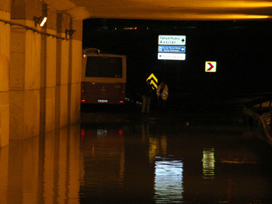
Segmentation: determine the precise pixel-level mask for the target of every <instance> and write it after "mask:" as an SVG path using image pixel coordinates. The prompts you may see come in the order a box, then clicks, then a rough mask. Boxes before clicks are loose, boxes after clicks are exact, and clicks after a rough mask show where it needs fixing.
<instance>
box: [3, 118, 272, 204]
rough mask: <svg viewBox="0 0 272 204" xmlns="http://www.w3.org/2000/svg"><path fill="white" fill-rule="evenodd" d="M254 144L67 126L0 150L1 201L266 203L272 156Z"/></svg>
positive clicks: (237, 138) (200, 135)
mask: <svg viewBox="0 0 272 204" xmlns="http://www.w3.org/2000/svg"><path fill="white" fill-rule="evenodd" d="M162 130H163V131H162ZM218 132H220V136H218ZM256 141H257V140H252V138H245V137H244V134H243V132H242V131H241V129H237V128H235V129H229V128H224V129H223V128H220V127H219V126H218V127H216V128H215V127H207V128H206V127H203V126H202V127H201V126H199V127H197V126H194V124H190V126H185V125H183V126H179V124H176V125H175V124H174V126H171V127H168V126H167V127H166V126H164V127H162V126H160V125H158V124H156V123H152V124H150V123H143V124H142V123H135V124H127V125H124V126H123V125H120V126H119V125H116V126H107V125H92V126H91V125H90V126H88V127H84V128H82V127H81V128H80V127H79V126H72V127H70V128H65V129H61V130H60V131H56V132H51V133H48V134H46V135H41V136H39V137H35V138H32V139H29V140H24V141H11V142H10V146H9V147H5V148H2V149H0V165H1V168H0V179H1V182H0V203H1V204H2V203H3V204H32V203H33V204H36V203H39V204H51V203H73V204H85V203H88V204H89V203H107V204H111V203H137V204H138V203H141V204H145V203H148V204H153V203H182V202H184V203H190V202H192V203H202V202H204V201H205V202H206V203H217V202H221V203H230V202H232V201H233V202H234V203H235V202H236V203H245V202H251V203H254V202H255V203H256V202H257V201H271V199H272V196H271V190H272V186H271V181H272V176H271V169H272V164H271V161H270V160H271V156H272V150H271V147H269V146H266V145H265V143H262V142H260V141H259V142H256ZM215 161H216V166H215ZM215 167H216V168H215ZM267 203H269V202H267Z"/></svg>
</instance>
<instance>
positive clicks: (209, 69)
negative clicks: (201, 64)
mask: <svg viewBox="0 0 272 204" xmlns="http://www.w3.org/2000/svg"><path fill="white" fill-rule="evenodd" d="M208 65H210V67H209V68H208V69H207V70H208V71H211V70H212V69H213V68H214V66H213V64H212V63H210V62H209V63H208Z"/></svg>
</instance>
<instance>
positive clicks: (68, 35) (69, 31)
mask: <svg viewBox="0 0 272 204" xmlns="http://www.w3.org/2000/svg"><path fill="white" fill-rule="evenodd" d="M75 33H76V30H66V31H65V34H66V38H68V37H69V39H71V38H73V37H74V35H75Z"/></svg>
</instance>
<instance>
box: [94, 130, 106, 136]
mask: <svg viewBox="0 0 272 204" xmlns="http://www.w3.org/2000/svg"><path fill="white" fill-rule="evenodd" d="M96 135H97V137H106V136H107V135H108V131H107V129H97V132H96Z"/></svg>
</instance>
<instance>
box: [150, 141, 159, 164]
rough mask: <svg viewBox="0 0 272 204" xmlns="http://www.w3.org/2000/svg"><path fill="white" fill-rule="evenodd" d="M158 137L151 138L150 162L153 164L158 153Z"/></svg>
mask: <svg viewBox="0 0 272 204" xmlns="http://www.w3.org/2000/svg"><path fill="white" fill-rule="evenodd" d="M157 143H158V139H157V138H152V137H150V138H149V163H150V164H152V163H153V162H154V160H155V157H156V153H157Z"/></svg>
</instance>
